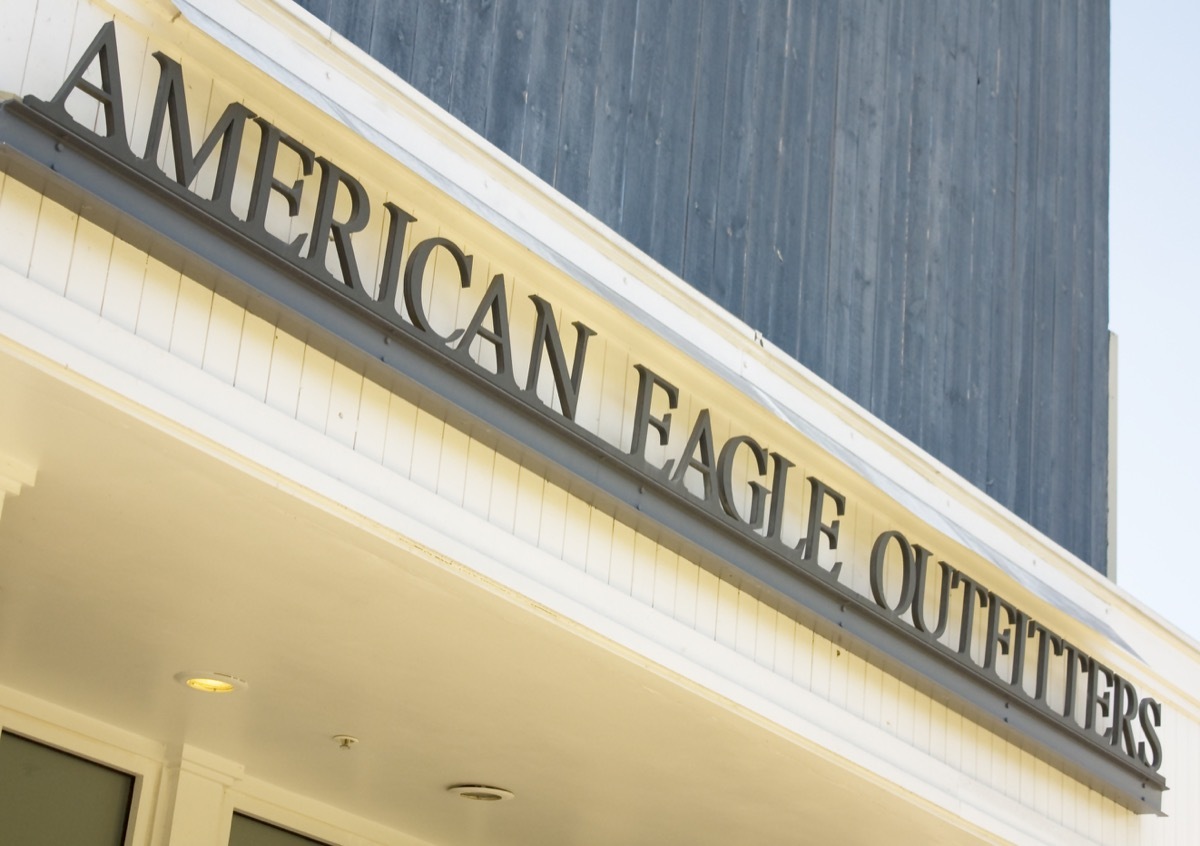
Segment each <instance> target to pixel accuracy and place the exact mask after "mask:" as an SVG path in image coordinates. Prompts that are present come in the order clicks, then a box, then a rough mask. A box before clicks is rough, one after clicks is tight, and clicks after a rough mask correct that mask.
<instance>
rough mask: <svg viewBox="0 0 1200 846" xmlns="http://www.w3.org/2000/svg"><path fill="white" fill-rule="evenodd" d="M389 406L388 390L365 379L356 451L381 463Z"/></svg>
mask: <svg viewBox="0 0 1200 846" xmlns="http://www.w3.org/2000/svg"><path fill="white" fill-rule="evenodd" d="M248 322H249V321H247V323H248ZM243 343H245V342H244V341H243ZM389 405H390V394H389V393H388V390H387V389H386V388H384V387H383V386H382V385H380V384H378V383H377V382H375V381H374V380H372V379H366V378H364V379H363V383H362V396H361V397H360V399H359V404H358V428H357V429H356V430H355V433H354V451H355V452H357V453H360V454H362V455H364V456H366V457H367V458H369V459H371V460H372V461H376V462H379V463H382V462H383V451H384V447H385V445H386V443H387V424H388V407H389Z"/></svg>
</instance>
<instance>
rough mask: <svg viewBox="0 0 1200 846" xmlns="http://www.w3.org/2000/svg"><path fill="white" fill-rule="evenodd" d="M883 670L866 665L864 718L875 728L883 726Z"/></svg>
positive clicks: (864, 670) (864, 671)
mask: <svg viewBox="0 0 1200 846" xmlns="http://www.w3.org/2000/svg"><path fill="white" fill-rule="evenodd" d="M883 677H884V673H883V670H881V669H879V667H876V666H875V665H874V664H870V663H865V665H864V668H863V681H862V718H863V719H864V720H866V721H867V722H868V723H870V724H871V725H873V726H880V727H882V726H883Z"/></svg>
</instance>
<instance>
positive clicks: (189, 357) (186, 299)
mask: <svg viewBox="0 0 1200 846" xmlns="http://www.w3.org/2000/svg"><path fill="white" fill-rule="evenodd" d="M212 307H213V293H212V291H210V290H209V289H208V288H206V287H204V286H203V285H201V284H200V283H199V282H197V281H196V280H195V279H192V278H190V277H188V276H183V277H181V278H180V280H179V297H178V299H177V300H176V304H175V322H174V324H173V325H172V327H171V353H172V354H174V355H176V356H178V357H179V358H181V359H183V360H184V361H186V362H188V363H189V364H192V365H195V366H196V367H200V366H201V364H203V362H204V345H205V341H206V340H207V338H208V318H209V314H210V313H211V312H212Z"/></svg>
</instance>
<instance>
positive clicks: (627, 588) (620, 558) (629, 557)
mask: <svg viewBox="0 0 1200 846" xmlns="http://www.w3.org/2000/svg"><path fill="white" fill-rule="evenodd" d="M633 538H634V534H633V529H631V528H630V527H629V526H627V525H625V524H624V523H622V522H621V521H620V520H618V521H616V522H614V523H613V535H612V557H611V558H610V559H609V567H608V583H609V585H610V586H611V587H613V588H614V589H616V590H618V591H620V592H621V593H624V594H628V593H630V592H631V591H632V590H633V558H634V540H633Z"/></svg>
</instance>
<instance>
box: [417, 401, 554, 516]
mask: <svg viewBox="0 0 1200 846" xmlns="http://www.w3.org/2000/svg"><path fill="white" fill-rule="evenodd" d="M445 432H446V424H445V421H443V420H442V418H441V417H439V416H438V415H436V414H433V413H430V412H429V411H427V410H426V409H424V408H421V407H420V406H418V407H417V423H416V427H415V428H414V429H413V451H412V470H411V471H410V475H409V478H411V479H412V480H413V481H414V482H416V483H417V484H418V485H420V486H421V487H423V488H425V490H427V491H436V490H437V485H438V475H439V473H440V471H441V465H442V447H441V444H442V438H443V436H444V434H445ZM524 474H525V470H524V468H522V469H521V471H520V473H519V474H518V475H519V476H521V475H524ZM518 504H519V503H518ZM522 516H523V515H522V514H521V512H520V509H519V508H518V509H517V511H516V513H515V520H516V522H515V524H514V525H515V526H520V525H522ZM522 537H523V538H524V539H525V540H532V539H531V538H530V537H529V536H528V534H526V535H523V536H522ZM533 537H535V538H536V537H537V535H536V534H535V535H534V536H533Z"/></svg>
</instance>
